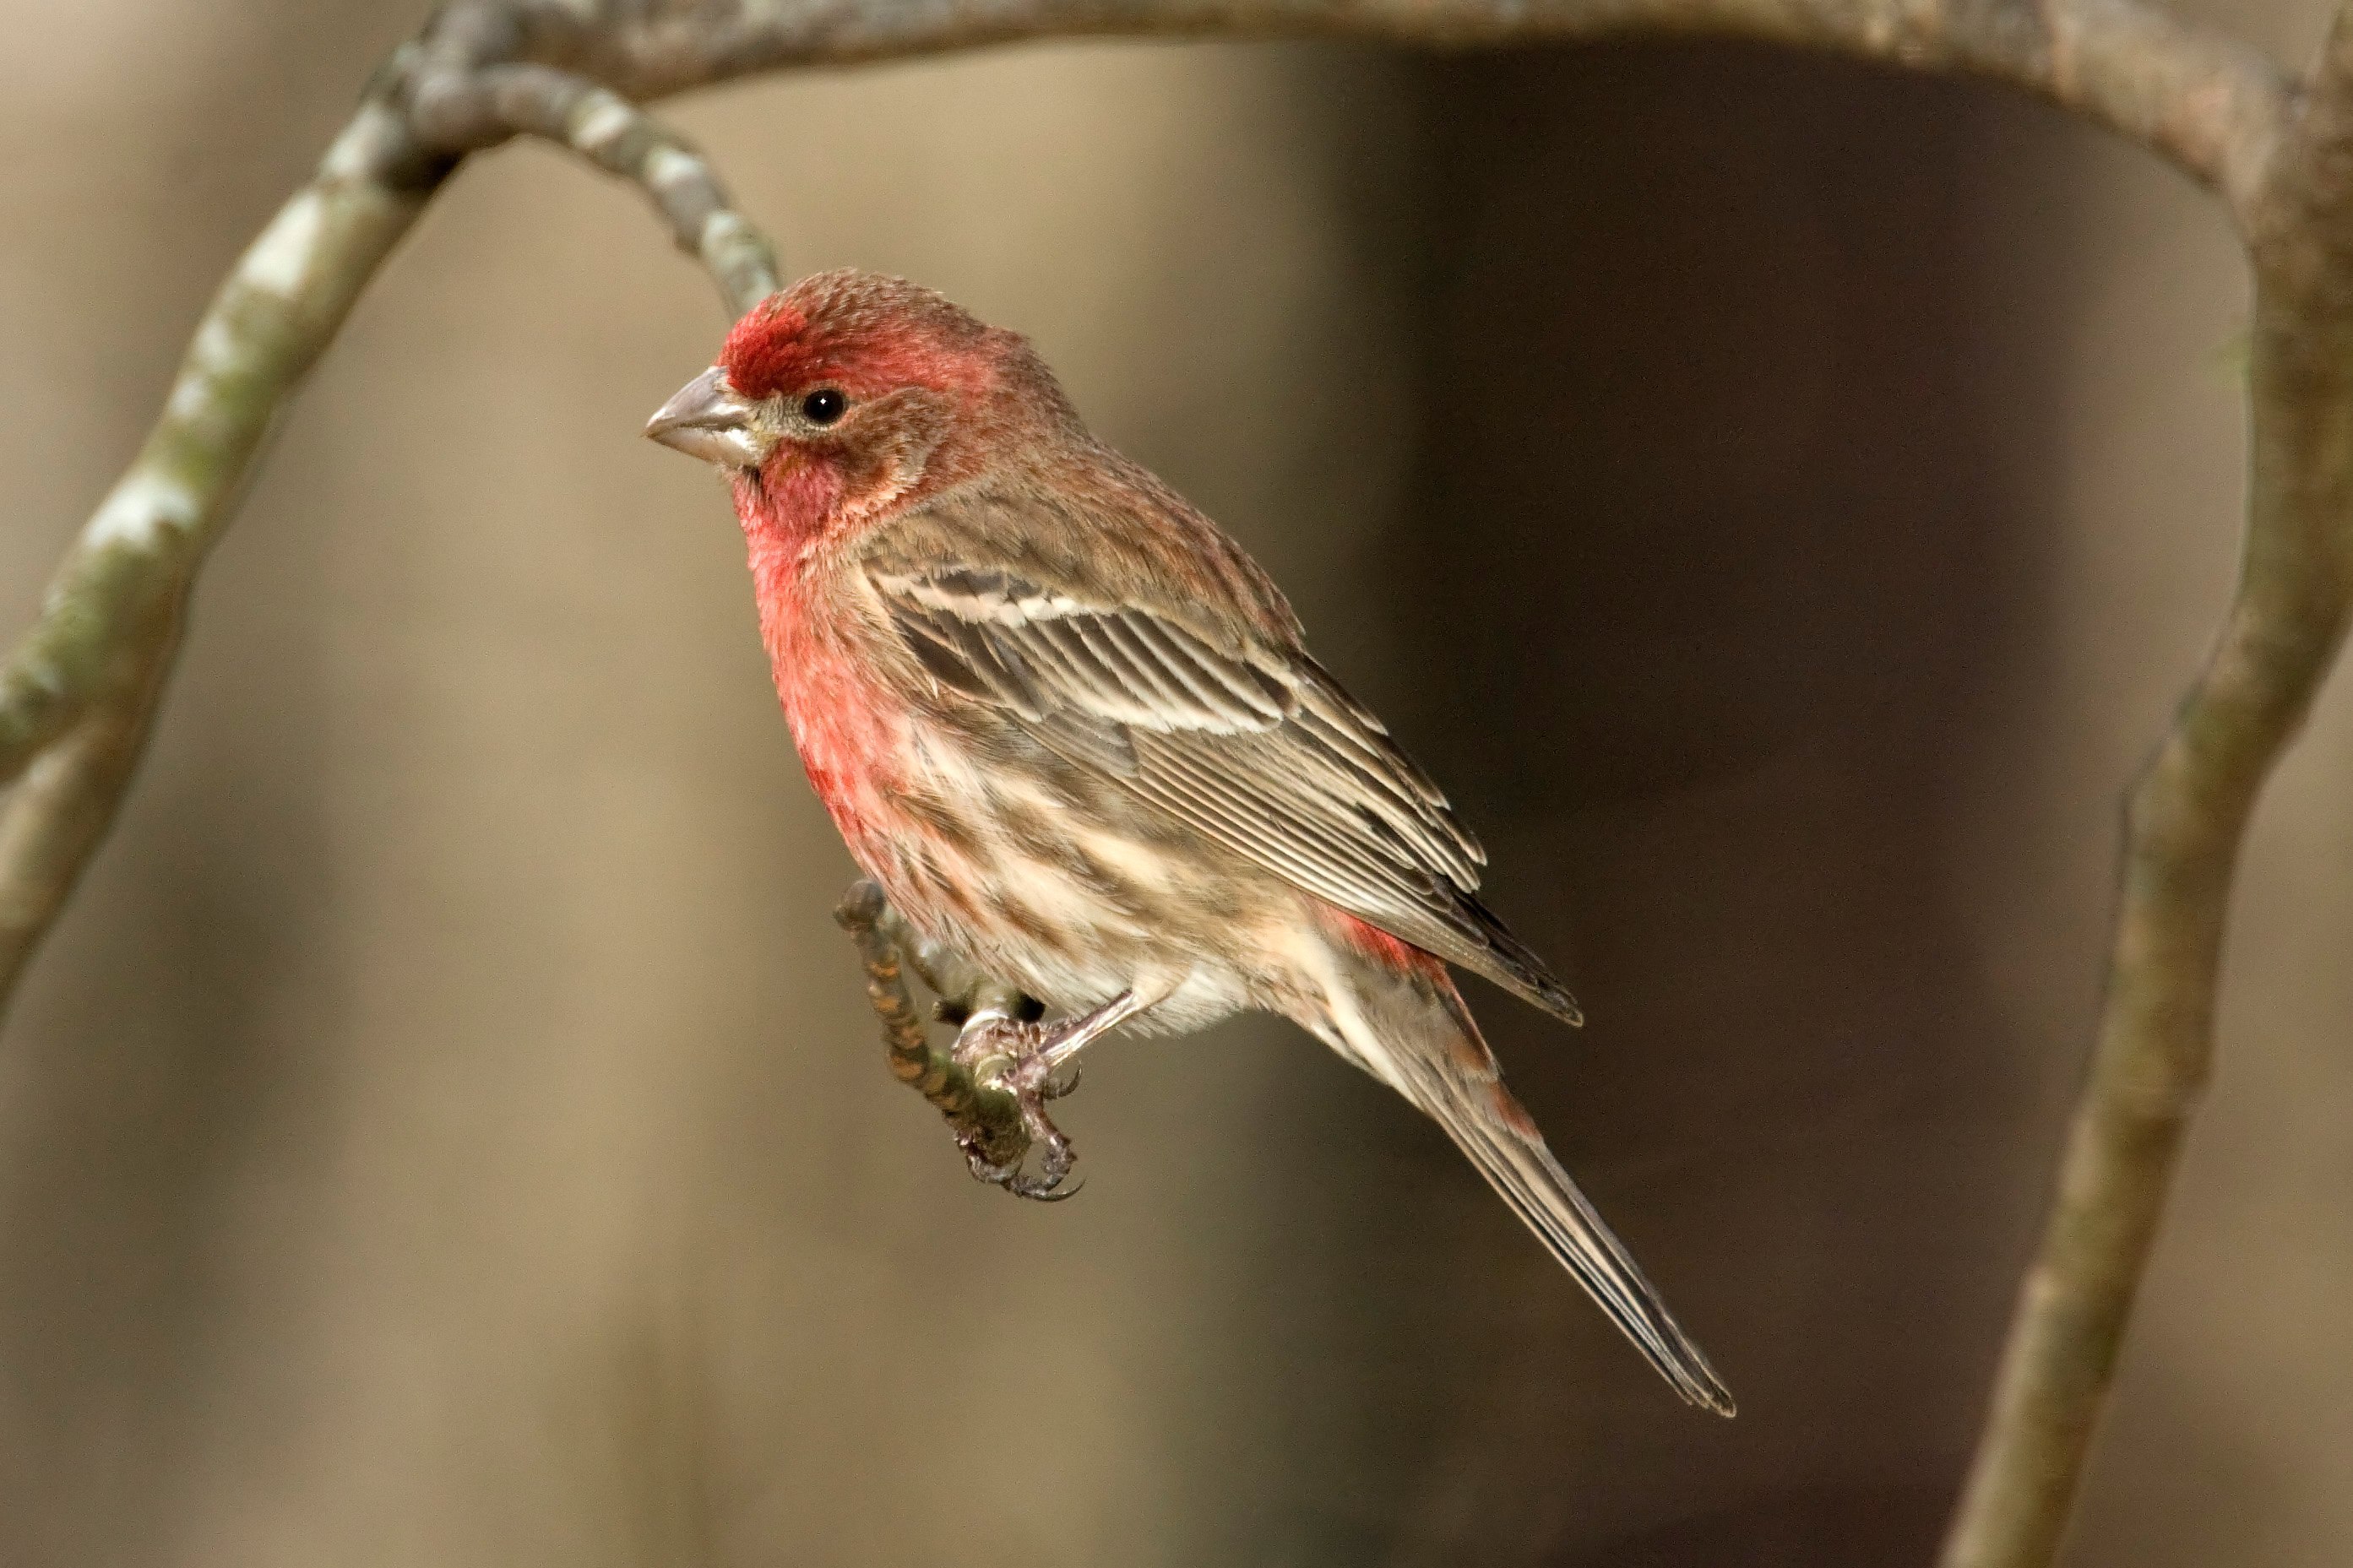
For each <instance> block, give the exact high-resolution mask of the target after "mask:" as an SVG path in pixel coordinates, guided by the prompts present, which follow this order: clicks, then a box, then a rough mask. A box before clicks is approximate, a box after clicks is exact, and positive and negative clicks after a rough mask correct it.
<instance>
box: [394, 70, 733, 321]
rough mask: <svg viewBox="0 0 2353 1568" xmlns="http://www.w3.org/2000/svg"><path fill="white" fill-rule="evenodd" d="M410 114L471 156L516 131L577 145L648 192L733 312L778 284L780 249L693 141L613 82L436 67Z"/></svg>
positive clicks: (429, 132) (424, 129)
mask: <svg viewBox="0 0 2353 1568" xmlns="http://www.w3.org/2000/svg"><path fill="white" fill-rule="evenodd" d="M410 101H411V109H410V113H411V117H412V120H413V122H414V124H415V126H416V128H417V133H418V135H419V136H420V137H421V138H422V139H423V140H424V141H425V142H426V144H427V145H428V146H431V147H434V148H435V149H437V150H438V151H442V152H447V153H471V152H476V151H479V150H480V149H482V148H485V147H489V146H491V145H494V144H495V143H497V142H502V141H504V140H506V139H507V138H508V137H510V136H514V135H525V136H536V137H540V138H543V140H546V141H549V142H554V143H555V144H556V145H558V146H561V147H568V148H570V149H571V150H572V151H574V152H575V153H579V154H580V155H581V156H582V157H584V158H586V159H587V160H588V161H589V162H590V163H594V164H596V166H597V167H598V168H601V169H603V170H605V171H606V172H607V173H608V174H617V175H618V176H619V177H621V178H622V179H625V180H628V181H629V182H630V183H631V184H635V185H637V186H638V188H639V189H641V190H643V191H644V192H645V193H646V195H647V196H648V197H649V198H650V199H651V200H652V202H653V204H654V206H655V209H656V210H657V211H659V213H660V214H661V216H662V217H663V219H664V221H666V222H667V223H668V224H669V225H670V237H672V238H673V239H675V240H676V241H677V242H678V246H679V248H680V249H681V250H683V251H685V252H686V253H687V254H688V255H689V256H691V257H694V258H696V259H698V260H700V261H701V262H702V264H703V266H705V267H706V268H709V269H710V271H711V274H712V279H714V280H715V281H717V283H718V284H719V290H720V294H721V297H722V299H723V302H724V303H725V305H726V307H727V312H728V315H729V316H730V318H731V319H732V318H733V317H735V316H740V315H742V314H743V313H744V311H746V310H750V309H751V308H752V307H753V306H754V305H756V304H758V303H759V302H760V301H761V300H765V299H766V298H767V297H768V296H769V295H771V294H773V293H775V292H776V289H777V288H778V286H779V285H778V281H777V278H776V253H775V252H774V250H772V249H771V248H770V247H769V245H768V241H767V238H766V237H765V236H764V235H762V234H761V233H760V231H759V230H758V229H756V228H754V227H753V226H752V225H751V223H750V222H748V221H747V220H746V219H745V218H744V216H743V215H742V214H740V213H738V212H736V211H735V210H734V203H733V201H732V200H731V199H730V198H729V196H728V195H727V192H726V190H725V189H724V188H723V186H722V185H721V184H720V183H719V176H718V175H717V174H716V173H714V172H713V171H712V167H711V164H710V163H709V162H708V160H706V159H705V158H704V157H703V156H702V153H699V152H697V151H696V150H695V149H694V148H693V146H691V144H690V143H689V142H687V141H686V140H685V138H683V137H681V136H680V135H679V134H678V133H677V132H673V131H671V130H670V129H669V128H668V127H667V126H664V125H663V124H661V123H660V122H659V121H657V120H655V119H654V118H653V117H652V116H651V115H649V114H648V113H646V112H645V110H641V109H639V108H638V106H637V105H636V104H633V103H631V102H629V101H628V100H627V99H625V98H622V97H621V96H620V95H618V94H617V93H615V92H613V91H612V90H611V89H607V88H603V87H599V86H597V85H596V83H595V82H593V81H590V80H588V79H586V78H585V77H578V76H574V75H572V74H570V73H569V72H566V71H561V70H557V69H555V68H554V67H552V66H543V65H531V64H522V65H500V66H488V67H484V68H480V69H477V70H472V71H468V72H464V73H459V72H427V73H424V74H422V75H421V76H420V78H419V79H418V81H417V87H416V89H415V91H414V93H413V95H412V98H411V100H410Z"/></svg>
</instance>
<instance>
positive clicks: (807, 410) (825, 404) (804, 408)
mask: <svg viewBox="0 0 2353 1568" xmlns="http://www.w3.org/2000/svg"><path fill="white" fill-rule="evenodd" d="M847 413H849V399H848V398H847V397H844V396H843V395H841V393H840V391H839V388H836V387H830V386H820V387H818V389H817V390H816V391H815V392H812V393H810V394H809V395H807V397H804V398H802V399H801V417H802V418H804V419H806V420H807V421H808V422H809V423H810V424H812V425H830V424H832V423H833V422H834V421H835V420H837V419H839V418H840V417H841V416H843V415H845V414H847Z"/></svg>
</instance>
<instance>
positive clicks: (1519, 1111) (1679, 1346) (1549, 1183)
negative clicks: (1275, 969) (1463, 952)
mask: <svg viewBox="0 0 2353 1568" xmlns="http://www.w3.org/2000/svg"><path fill="white" fill-rule="evenodd" d="M1416 956H1423V955H1419V954H1417V955H1416ZM1360 965H1361V969H1360V973H1361V972H1362V971H1371V972H1372V973H1365V974H1364V975H1363V978H1364V981H1365V984H1362V985H1361V986H1360V987H1359V988H1358V994H1357V998H1356V1000H1357V1003H1358V1006H1357V1009H1356V1011H1357V1013H1358V1015H1359V1016H1357V1017H1356V1018H1352V1019H1349V1018H1340V1017H1335V1018H1334V1019H1333V1020H1332V1025H1331V1026H1332V1027H1333V1028H1335V1029H1336V1030H1337V1032H1338V1033H1339V1035H1340V1036H1341V1037H1342V1038H1341V1039H1340V1040H1339V1041H1337V1042H1335V1043H1336V1044H1338V1045H1339V1046H1340V1048H1341V1050H1342V1052H1343V1054H1344V1055H1346V1056H1348V1057H1350V1058H1355V1059H1356V1060H1357V1062H1358V1065H1360V1066H1362V1067H1364V1068H1367V1069H1368V1070H1370V1071H1371V1072H1372V1073H1373V1074H1374V1075H1375V1076H1377V1077H1378V1078H1381V1079H1385V1080H1386V1081H1388V1083H1390V1084H1391V1085H1393V1086H1394V1087H1396V1088H1397V1089H1398V1090H1399V1091H1401V1092H1402V1093H1403V1094H1404V1095H1405V1096H1406V1098H1407V1099H1409V1100H1412V1101H1413V1103H1414V1104H1415V1105H1416V1106H1418V1107H1419V1108H1420V1110H1422V1111H1423V1112H1425V1113H1426V1114H1427V1115H1429V1116H1430V1118H1431V1120H1433V1121H1436V1122H1437V1123H1438V1124H1439V1125H1440V1127H1443V1128H1444V1129H1445V1130H1446V1131H1447V1135H1448V1136H1449V1137H1451V1138H1452V1139H1453V1140H1454V1142H1455V1145H1456V1146H1457V1147H1458V1148H1460V1149H1461V1151H1462V1152H1463V1153H1465V1154H1466V1155H1468V1156H1470V1159H1471V1163H1472V1164H1474V1165H1476V1166H1477V1167H1478V1168H1479V1173H1480V1174H1481V1175H1482V1176H1484V1177H1486V1179H1487V1183H1488V1184H1489V1185H1490V1186H1492V1187H1493V1188H1494V1189H1495V1191H1496V1192H1497V1193H1498V1194H1501V1196H1502V1197H1503V1199H1504V1202H1505V1203H1507V1204H1509V1205H1512V1210H1513V1212H1514V1213H1515V1214H1517V1215H1519V1216H1520V1218H1521V1219H1522V1220H1523V1221H1524V1222H1525V1224H1526V1225H1527V1227H1528V1228H1529V1229H1530V1230H1532V1231H1534V1232H1535V1235H1536V1238H1537V1239H1538V1240H1539V1241H1541V1242H1543V1243H1544V1246H1545V1250H1546V1251H1547V1252H1549V1253H1551V1254H1552V1255H1553V1257H1554V1258H1556V1259H1558V1260H1559V1262H1560V1264H1561V1266H1562V1267H1563V1268H1567V1270H1568V1272H1569V1273H1570V1275H1571V1276H1573V1277H1574V1278H1575V1279H1576V1280H1577V1283H1578V1284H1579V1285H1582V1286H1584V1287H1585V1289H1586V1293H1587V1294H1588V1295H1590V1296H1591V1297H1592V1298H1593V1300H1594V1301H1595V1302H1596V1303H1597V1304H1598V1305H1599V1307H1600V1308H1601V1310H1603V1311H1604V1312H1607V1313H1608V1314H1609V1319H1610V1321H1612V1322H1614V1323H1616V1324H1617V1325H1618V1327H1619V1328H1620V1331H1623V1332H1624V1333H1625V1335H1626V1337H1627V1338H1628V1339H1630V1340H1631V1341H1632V1342H1634V1348H1635V1349H1637V1350H1639V1351H1641V1352H1642V1355H1643V1357H1644V1358H1645V1359H1646V1360H1648V1361H1649V1362H1650V1363H1651V1366H1653V1367H1654V1368H1656V1369H1657V1370H1658V1373H1659V1375H1660V1376H1662V1377H1663V1378H1665V1379H1666V1380H1667V1382H1668V1384H1670V1385H1671V1386H1672V1388H1673V1389H1674V1391H1675V1392H1676V1393H1677V1394H1681V1395H1682V1396H1683V1399H1684V1400H1685V1401H1687V1402H1688V1403H1690V1404H1693V1405H1701V1406H1703V1407H1704V1408H1706V1409H1709V1410H1713V1411H1715V1413H1716V1414H1717V1415H1731V1414H1733V1403H1732V1395H1731V1394H1730V1393H1729V1392H1728V1391H1727V1390H1726V1389H1725V1386H1724V1383H1723V1380H1722V1379H1720V1378H1718V1377H1717V1376H1716V1374H1715V1368H1713V1367H1711V1366H1710V1365H1708V1363H1707V1357H1706V1356H1705V1355H1704V1354H1703V1353H1702V1352H1701V1351H1700V1348H1699V1346H1697V1345H1696V1344H1694V1343H1693V1342H1692V1340H1691V1336H1690V1335H1688V1334H1686V1333H1684V1332H1683V1328H1682V1326H1681V1325H1680V1324H1678V1323H1677V1322H1676V1321H1675V1320H1674V1316H1673V1314H1672V1313H1670V1312H1669V1311H1668V1310H1667V1306H1666V1303H1665V1302H1664V1301H1663V1300H1661V1299H1660V1297H1659V1292H1658V1290H1657V1289H1656V1288H1655V1287H1653V1286H1652V1285H1651V1281H1650V1280H1649V1279H1647V1278H1645V1277H1644V1275H1643V1273H1642V1270H1641V1267H1640V1266H1638V1265H1637V1264H1636V1263H1635V1261H1634V1259H1633V1258H1632V1257H1631V1256H1630V1255H1629V1254H1628V1253H1627V1251H1626V1248H1625V1246H1624V1244H1622V1243H1621V1242H1620V1241H1619V1239H1618V1238H1617V1237H1615V1236H1614V1235H1612V1234H1611V1233H1610V1230H1609V1226H1607V1225H1605V1224H1604V1223H1602V1219H1601V1216H1600V1215H1599V1214H1597V1213H1595V1212H1594V1208H1593V1205H1591V1204H1590V1203H1588V1201H1587V1200H1586V1197H1585V1194H1583V1193H1581V1192H1579V1191H1577V1184H1576V1183H1575V1182H1573V1181H1571V1180H1570V1179H1569V1174H1568V1173H1567V1171H1564V1170H1562V1169H1561V1167H1560V1162H1559V1161H1557V1160H1556V1159H1554V1158H1553V1155H1552V1151H1551V1150H1549V1149H1547V1148H1546V1146H1545V1141H1544V1135H1543V1133H1542V1132H1540V1131H1537V1129H1536V1125H1535V1121H1533V1120H1531V1119H1530V1117H1529V1116H1528V1113H1527V1111H1526V1110H1525V1109H1523V1108H1522V1107H1521V1105H1520V1102H1519V1101H1518V1100H1514V1098H1513V1097H1512V1093H1511V1091H1510V1090H1509V1089H1505V1088H1504V1082H1503V1074H1502V1071H1501V1069H1500V1068H1498V1067H1497V1066H1496V1064H1495V1058H1494V1056H1493V1053H1492V1052H1490V1051H1489V1050H1488V1048H1487V1045H1486V1042H1485V1041H1484V1040H1483V1039H1482V1038H1481V1037H1480V1035H1479V1026H1478V1025H1477V1024H1476V1023H1474V1022H1472V1017H1471V1012H1470V1009H1469V1008H1468V1007H1466V1006H1464V1005H1463V1003H1462V998H1461V994H1459V993H1457V992H1456V991H1455V989H1454V983H1453V982H1452V980H1451V979H1450V978H1448V976H1447V975H1446V973H1445V971H1444V969H1443V968H1442V967H1441V966H1440V965H1439V964H1438V963H1436V961H1435V960H1431V961H1430V966H1429V968H1428V970H1427V971H1423V970H1420V969H1419V967H1416V968H1414V969H1410V970H1407V971H1405V972H1402V973H1401V972H1400V971H1399V969H1398V967H1396V966H1395V964H1394V957H1393V955H1392V954H1391V953H1388V952H1379V953H1374V954H1366V955H1364V956H1363V957H1362V958H1361V959H1360ZM1352 1026H1353V1027H1352ZM1319 1032H1324V1031H1319ZM1326 1037H1327V1038H1328V1037H1329V1034H1328V1033H1327V1034H1326Z"/></svg>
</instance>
